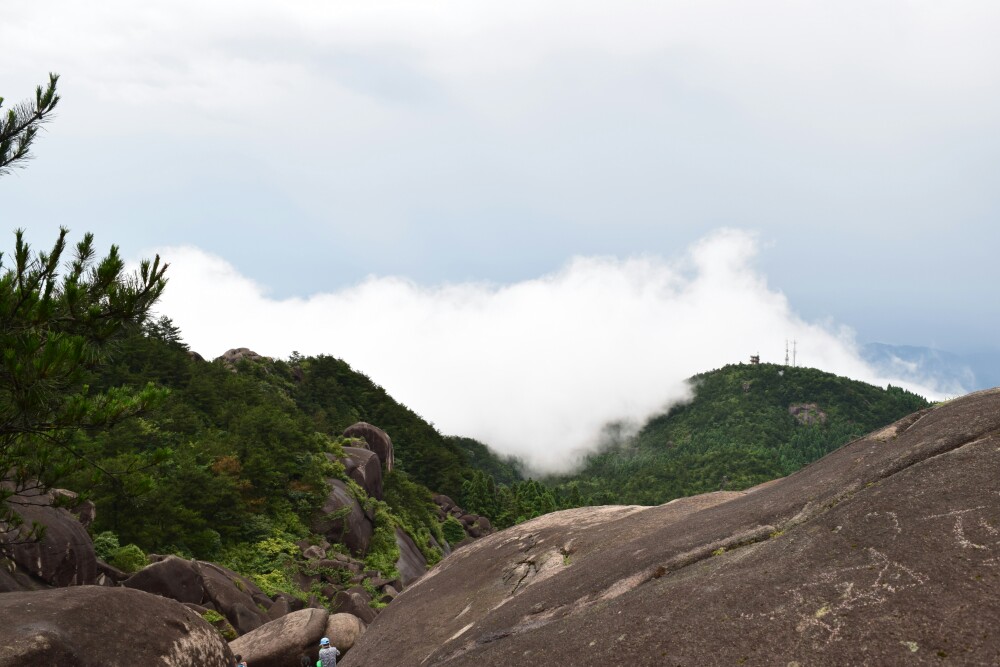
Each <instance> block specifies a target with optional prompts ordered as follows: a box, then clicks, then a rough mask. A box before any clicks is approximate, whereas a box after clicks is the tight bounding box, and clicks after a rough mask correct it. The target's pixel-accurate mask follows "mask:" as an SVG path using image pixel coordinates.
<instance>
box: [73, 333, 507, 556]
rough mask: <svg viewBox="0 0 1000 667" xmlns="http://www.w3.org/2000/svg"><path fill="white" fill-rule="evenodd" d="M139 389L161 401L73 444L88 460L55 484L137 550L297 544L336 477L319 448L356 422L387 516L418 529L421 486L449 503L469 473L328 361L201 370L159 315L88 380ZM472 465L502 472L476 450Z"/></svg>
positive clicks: (420, 425) (415, 420)
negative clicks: (367, 429)
mask: <svg viewBox="0 0 1000 667" xmlns="http://www.w3.org/2000/svg"><path fill="white" fill-rule="evenodd" d="M147 383H153V384H154V385H155V386H156V387H160V388H163V389H166V390H167V393H166V395H165V397H164V398H163V399H162V400H161V401H160V402H159V404H158V405H156V406H155V407H153V408H151V409H148V410H147V411H146V412H145V413H144V414H142V415H141V416H139V417H137V418H134V419H130V420H127V421H124V422H122V423H119V424H117V425H115V426H114V427H113V428H110V429H107V430H104V431H100V432H95V433H93V434H91V435H89V436H81V437H87V438H89V442H88V443H87V449H88V451H90V452H92V454H91V462H92V463H93V464H94V465H89V466H83V467H81V468H80V469H79V470H78V471H77V472H76V473H75V474H74V475H73V476H71V477H70V479H68V480H67V481H66V482H65V483H66V485H67V486H70V487H71V488H74V489H78V490H83V491H85V492H86V493H87V494H88V496H89V497H90V498H91V499H92V500H94V502H95V503H96V504H97V506H98V509H99V512H98V519H97V525H96V530H97V531H98V532H100V531H112V532H114V533H115V534H116V535H117V536H118V538H119V540H120V541H121V543H123V544H124V543H126V542H131V543H135V544H137V545H139V546H140V547H142V548H143V549H145V550H147V551H149V550H155V551H166V552H176V553H182V554H191V555H195V556H199V557H203V558H212V557H218V556H219V555H220V553H222V552H223V551H224V550H225V548H226V547H227V546H230V545H234V544H239V543H244V542H255V541H258V540H261V539H263V538H265V537H268V536H271V535H274V534H284V535H288V536H291V537H304V536H305V533H306V532H307V531H306V529H305V526H306V525H307V523H308V519H309V517H310V515H311V514H312V513H314V512H315V511H316V509H317V508H318V507H319V505H320V504H321V503H322V501H323V498H324V497H325V495H326V486H325V482H324V479H325V478H327V477H330V476H342V471H340V472H339V473H338V471H337V470H335V469H333V468H335V466H332V464H330V463H329V462H328V461H327V460H326V457H325V456H324V455H323V454H324V452H331V451H336V449H337V448H339V447H340V446H341V445H342V444H347V443H346V442H344V440H343V438H341V436H340V434H341V433H342V432H343V430H344V429H345V428H346V427H347V426H349V425H351V424H353V423H355V422H357V421H367V422H369V423H373V424H376V425H378V426H379V427H381V428H383V429H384V430H386V431H387V432H388V433H389V434H390V435H391V437H392V438H393V444H394V450H395V469H394V470H393V472H391V473H389V474H387V476H386V480H385V482H386V497H387V500H388V502H390V503H393V502H394V501H395V503H396V506H395V507H392V508H391V511H392V512H393V513H395V515H396V517H397V518H399V517H403V516H417V517H419V519H417V523H418V524H420V523H426V524H427V525H428V526H430V525H431V522H430V521H429V519H428V517H429V516H430V509H431V506H430V491H429V489H433V490H434V491H435V492H443V493H447V494H451V495H453V496H454V497H456V498H460V497H461V495H462V485H463V482H464V481H465V480H467V479H471V478H472V477H473V473H474V471H475V469H474V468H473V467H472V466H471V465H470V464H469V462H468V455H467V454H466V453H465V450H463V449H462V448H461V447H459V446H458V444H457V443H456V442H455V441H454V440H452V439H449V438H445V437H443V436H442V435H441V434H440V433H438V432H437V431H436V430H435V429H434V428H433V426H431V425H430V424H428V423H427V422H426V421H424V420H423V419H421V418H420V417H419V416H418V415H416V414H415V413H414V412H412V411H411V410H409V409H408V408H406V407H405V406H403V405H401V404H399V403H398V402H396V401H395V400H393V399H392V398H391V397H390V396H389V395H388V394H387V393H386V392H385V390H384V389H382V388H381V387H379V386H378V385H376V384H375V383H373V382H372V381H371V380H370V379H369V378H367V377H366V376H365V375H363V374H361V373H358V372H356V371H354V370H352V369H351V368H350V366H349V365H348V364H347V363H345V362H344V361H341V360H339V359H335V358H333V357H326V356H320V357H302V356H299V355H293V357H292V358H291V359H289V360H287V361H286V360H271V359H266V358H261V359H244V360H242V361H240V362H238V363H237V364H236V365H235V366H233V365H230V364H227V363H224V362H222V361H214V362H206V361H204V360H201V359H200V358H198V357H197V355H193V354H191V353H190V352H189V351H188V349H187V347H186V345H185V344H184V343H183V341H182V340H181V336H180V332H179V331H178V330H177V328H176V327H174V326H173V324H172V323H171V322H170V320H168V319H166V318H161V319H160V320H156V321H149V322H147V323H146V324H145V325H144V326H142V327H141V328H137V329H135V330H133V331H132V332H131V333H130V334H129V335H127V336H125V337H124V338H123V339H122V340H121V341H119V343H118V347H117V350H116V352H115V354H114V355H113V361H112V362H111V363H108V364H105V365H104V366H102V367H101V368H100V370H99V371H98V372H97V373H96V374H95V375H94V377H93V378H92V386H93V388H94V389H96V390H99V391H104V390H108V389H110V388H113V387H120V386H137V387H142V386H145V385H146V384H147ZM478 460H479V461H480V462H484V464H485V465H486V466H487V468H489V469H502V468H503V466H504V465H505V464H504V463H502V462H501V461H500V460H499V459H497V458H496V457H495V456H493V455H492V454H491V453H490V452H488V451H487V450H485V448H483V450H482V451H479V452H478ZM505 479H509V477H505ZM414 488H416V489H417V490H418V493H417V495H416V496H414ZM415 498H416V500H415ZM413 502H417V504H419V505H422V506H423V507H421V509H420V511H419V512H414V510H413V508H412V507H411V506H410V504H412V503H413Z"/></svg>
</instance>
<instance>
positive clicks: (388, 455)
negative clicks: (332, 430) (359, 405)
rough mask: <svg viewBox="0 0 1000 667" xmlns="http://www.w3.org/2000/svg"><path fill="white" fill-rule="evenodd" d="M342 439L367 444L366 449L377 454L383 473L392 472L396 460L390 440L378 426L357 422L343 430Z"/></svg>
mask: <svg viewBox="0 0 1000 667" xmlns="http://www.w3.org/2000/svg"><path fill="white" fill-rule="evenodd" d="M344 437H346V438H361V439H363V440H364V441H365V442H366V443H367V444H368V449H370V450H372V451H373V452H375V453H376V454H378V458H379V460H380V461H381V462H382V467H383V468H385V471H386V472H390V471H391V470H392V468H393V465H394V463H395V460H396V457H395V455H394V454H393V450H392V440H391V439H390V438H389V434H388V433H386V432H385V431H383V430H382V429H380V428H379V427H378V426H372V425H371V424H369V423H368V422H357V423H356V424H351V425H350V426H348V427H347V428H346V429H344Z"/></svg>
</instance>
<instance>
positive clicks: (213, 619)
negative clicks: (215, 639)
mask: <svg viewBox="0 0 1000 667" xmlns="http://www.w3.org/2000/svg"><path fill="white" fill-rule="evenodd" d="M201 617H202V618H203V619H205V621H207V622H208V623H210V624H211V625H213V626H214V627H215V629H216V630H218V631H219V634H220V635H222V638H223V639H225V640H226V641H227V642H231V641H233V640H234V639H236V637H237V636H238V635H237V634H236V630H235V629H234V628H233V626H232V625H230V623H229V621H228V620H227V619H226V617H225V616H223V615H222V614H220V613H219V612H217V611H213V610H211V609H206V610H205V611H203V612H202V614H201Z"/></svg>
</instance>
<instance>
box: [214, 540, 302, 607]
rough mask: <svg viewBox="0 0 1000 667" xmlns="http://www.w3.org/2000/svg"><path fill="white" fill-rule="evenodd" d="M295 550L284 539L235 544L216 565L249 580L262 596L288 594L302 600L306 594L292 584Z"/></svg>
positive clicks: (225, 551)
mask: <svg viewBox="0 0 1000 667" xmlns="http://www.w3.org/2000/svg"><path fill="white" fill-rule="evenodd" d="M298 555H299V548H298V546H297V545H296V544H295V543H294V542H293V541H292V540H291V539H289V538H288V537H287V536H284V537H283V536H279V535H274V536H271V537H267V538H265V539H262V540H260V541H258V542H255V543H253V544H249V543H245V542H244V543H239V544H236V545H233V546H230V547H228V548H226V549H225V550H224V551H223V553H222V557H221V560H220V562H221V563H222V564H223V565H225V566H226V567H228V568H229V569H230V570H233V571H234V572H239V573H240V574H242V575H244V576H247V577H249V578H250V579H251V580H253V582H254V583H255V584H257V586H259V587H260V589H261V590H262V591H264V593H266V594H267V595H270V596H274V595H276V594H277V593H281V592H283V593H288V594H290V595H294V596H295V597H298V598H300V599H302V600H305V599H306V597H307V596H306V594H305V593H304V592H303V591H302V590H300V589H299V587H298V586H297V585H296V584H295V583H294V581H293V579H292V577H293V576H294V574H295V572H296V569H297V567H296V563H295V559H296V557H297V556H298Z"/></svg>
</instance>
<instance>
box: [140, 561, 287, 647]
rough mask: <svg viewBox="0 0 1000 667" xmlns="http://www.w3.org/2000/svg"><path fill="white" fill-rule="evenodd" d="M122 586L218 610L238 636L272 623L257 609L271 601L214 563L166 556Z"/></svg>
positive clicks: (248, 581)
mask: <svg viewBox="0 0 1000 667" xmlns="http://www.w3.org/2000/svg"><path fill="white" fill-rule="evenodd" d="M123 585H124V586H126V587H128V588H134V589H137V590H141V591H145V592H147V593H153V594H154V595H161V596H163V597H167V598H170V599H172V600H176V601H178V602H185V603H191V604H195V605H201V606H204V607H206V608H209V609H213V610H215V611H218V612H219V613H220V614H222V615H223V616H225V617H226V620H228V621H229V623H230V624H231V625H232V626H233V627H234V628H235V629H236V631H237V632H238V633H240V634H245V633H247V632H250V631H251V630H254V629H256V628H259V627H260V626H261V625H263V624H265V623H267V622H268V621H269V620H271V618H270V617H269V616H268V614H267V613H266V612H264V611H262V610H261V609H260V606H259V605H261V604H263V606H264V607H269V606H270V604H269V603H270V602H271V600H270V598H268V597H267V596H266V595H264V593H263V592H262V591H261V590H260V589H259V588H258V587H257V585H256V584H254V583H253V582H252V581H250V580H249V579H247V578H246V577H243V576H241V575H239V574H236V573H235V572H233V571H232V570H229V569H227V568H224V567H222V566H221V565H216V564H215V563H209V562H205V561H193V560H185V559H183V558H179V557H177V556H165V557H163V558H161V559H159V560H157V561H156V562H154V563H152V564H150V565H147V566H146V567H145V568H144V569H142V570H140V571H139V572H137V573H135V574H134V575H132V576H131V577H129V578H128V579H127V580H126V581H125V582H124V584H123ZM265 601H266V602H267V603H268V604H264V602H265Z"/></svg>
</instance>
